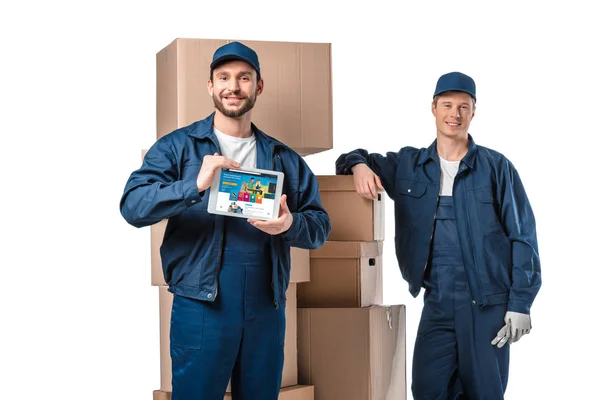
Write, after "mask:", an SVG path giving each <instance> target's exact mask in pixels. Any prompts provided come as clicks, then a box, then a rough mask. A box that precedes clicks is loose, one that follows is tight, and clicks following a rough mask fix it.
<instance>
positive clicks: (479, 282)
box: [452, 165, 483, 306]
mask: <svg viewBox="0 0 600 400" xmlns="http://www.w3.org/2000/svg"><path fill="white" fill-rule="evenodd" d="M464 171H465V166H464V165H462V166H461V169H460V171H459V172H458V174H456V175H457V176H458V175H459V174H460V173H462V172H464ZM455 186H456V178H455V179H454V182H453V183H452V197H453V198H454V188H455ZM463 196H464V198H465V199H464V200H465V204H466V210H467V221H468V225H469V242H470V244H471V249H473V254H474V257H473V264H474V265H475V273H476V274H477V283H478V284H479V295H480V296H481V297H482V300H483V285H482V283H481V277H480V276H479V268H477V254H476V249H475V244H474V243H473V229H471V213H470V212H469V202H468V199H467V192H466V191H465V190H463ZM454 212H455V214H456V208H455V211H454ZM456 229H457V230H458V224H457V226H456ZM457 233H458V232H457ZM458 238H459V240H460V235H458ZM465 273H466V271H465ZM466 276H467V285H469V275H468V274H467V275H466ZM469 286H470V285H469ZM470 289H471V288H470V287H469V291H470V292H471V301H472V302H473V304H476V300H475V293H473V292H472V290H470ZM480 306H481V305H480Z"/></svg>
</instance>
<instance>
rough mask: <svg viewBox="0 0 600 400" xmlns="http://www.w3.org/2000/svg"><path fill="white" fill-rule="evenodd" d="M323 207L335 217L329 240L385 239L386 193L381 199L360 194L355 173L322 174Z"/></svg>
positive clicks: (369, 240) (380, 196) (362, 240)
mask: <svg viewBox="0 0 600 400" xmlns="http://www.w3.org/2000/svg"><path fill="white" fill-rule="evenodd" d="M317 180H318V181H319V191H320V194H321V202H322V203H323V207H324V208H325V210H327V213H328V214H329V219H330V220H331V233H330V234H329V238H328V239H327V240H330V241H333V242H335V241H353V242H372V241H381V240H384V229H385V227H384V222H383V221H384V220H383V217H384V204H385V198H384V197H383V196H384V193H383V192H380V193H379V198H378V199H377V200H369V199H365V198H364V197H361V196H359V195H358V194H357V193H356V189H355V188H354V177H353V176H352V175H318V176H317Z"/></svg>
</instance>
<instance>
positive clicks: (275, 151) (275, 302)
mask: <svg viewBox="0 0 600 400" xmlns="http://www.w3.org/2000/svg"><path fill="white" fill-rule="evenodd" d="M273 153H274V154H273V158H272V159H271V169H272V170H273V171H275V157H277V158H278V159H279V160H281V156H280V155H279V152H278V151H277V150H276V147H273ZM282 169H283V168H282ZM282 172H283V171H282ZM274 248H275V239H273V238H271V262H272V263H273V262H274V261H275V260H274V259H273V256H274ZM276 260H277V264H278V266H279V257H277V258H276ZM274 269H277V267H276V268H274ZM271 275H273V274H271ZM274 280H275V278H274V276H272V277H271V289H272V290H273V297H274V298H273V306H275V309H276V310H278V309H279V305H280V304H279V299H275V282H274Z"/></svg>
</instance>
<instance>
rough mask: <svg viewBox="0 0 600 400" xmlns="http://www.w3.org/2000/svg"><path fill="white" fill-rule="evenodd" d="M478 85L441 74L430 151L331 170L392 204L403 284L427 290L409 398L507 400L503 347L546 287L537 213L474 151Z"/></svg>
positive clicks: (369, 158)
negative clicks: (381, 193)
mask: <svg viewBox="0 0 600 400" xmlns="http://www.w3.org/2000/svg"><path fill="white" fill-rule="evenodd" d="M476 101H477V97H476V88H475V82H474V81H473V79H472V78H471V77H469V76H467V75H465V74H463V73H460V72H450V73H448V74H445V75H442V76H441V77H440V78H439V80H438V82H437V85H436V88H435V91H434V94H433V102H432V104H431V111H432V113H433V116H434V117H435V123H436V128H437V135H436V136H437V137H436V140H435V141H434V142H433V143H432V144H431V146H429V147H428V148H422V149H417V148H414V147H404V148H402V149H400V151H398V152H388V153H387V154H386V155H385V156H384V155H381V154H375V153H368V152H367V151H366V150H364V149H358V150H355V151H352V152H350V153H347V154H343V155H341V156H340V157H339V158H338V160H337V161H336V173H338V174H353V175H354V185H355V188H356V191H357V192H358V193H359V194H360V195H361V196H363V197H365V198H369V199H375V198H376V197H377V190H378V189H385V191H386V192H387V193H388V195H389V196H390V198H391V199H392V200H394V204H395V218H396V220H395V225H396V226H395V230H396V235H395V246H396V256H397V259H398V264H399V266H400V271H401V273H402V277H403V278H404V279H405V280H406V281H407V282H408V287H409V291H410V293H411V294H412V295H413V296H414V297H417V296H418V294H419V292H420V291H421V288H424V289H425V293H424V306H423V311H422V314H421V321H420V324H419V328H418V332H417V338H416V342H415V349H414V356H413V372H412V376H413V382H412V392H413V396H414V398H415V399H416V400H426V399H440V400H441V399H459V398H460V399H464V398H466V399H477V400H479V399H503V398H504V392H505V390H506V386H507V382H508V365H509V348H510V344H512V343H514V342H516V341H518V340H519V339H520V338H521V337H522V336H523V335H525V334H527V333H529V331H530V330H531V319H530V309H531V305H532V303H533V301H534V299H535V297H536V295H537V293H538V291H539V289H540V286H541V272H540V259H539V255H538V246H537V233H536V226H535V219H534V215H533V211H532V209H531V206H530V204H529V201H528V198H527V195H526V194H525V189H524V188H523V184H522V182H521V179H520V178H519V175H518V173H517V171H516V169H515V167H514V166H513V164H512V163H511V162H510V161H509V160H508V159H507V158H506V157H505V156H503V155H502V154H500V153H498V152H497V151H494V150H491V149H488V148H486V147H483V146H479V145H476V144H475V141H474V140H473V138H472V136H471V135H470V134H469V132H468V130H469V125H470V123H471V120H472V118H473V117H474V116H475V103H476Z"/></svg>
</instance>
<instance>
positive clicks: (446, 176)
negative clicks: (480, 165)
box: [440, 157, 460, 196]
mask: <svg viewBox="0 0 600 400" xmlns="http://www.w3.org/2000/svg"><path fill="white" fill-rule="evenodd" d="M440 164H441V165H440V166H441V167H442V176H441V177H440V196H452V186H453V185H454V178H455V177H456V173H457V172H458V166H459V165H460V161H448V160H444V159H443V158H442V157H440Z"/></svg>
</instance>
